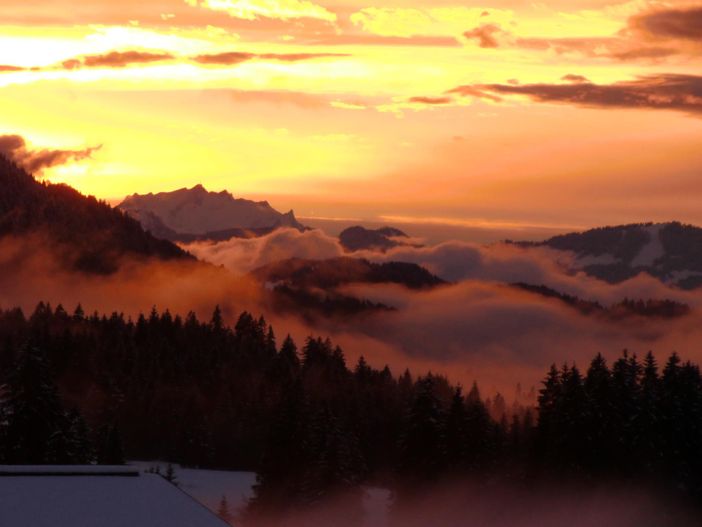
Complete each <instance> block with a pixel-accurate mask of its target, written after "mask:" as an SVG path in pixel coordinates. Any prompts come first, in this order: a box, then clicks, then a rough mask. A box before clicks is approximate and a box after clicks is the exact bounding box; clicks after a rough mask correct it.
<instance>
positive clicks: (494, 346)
mask: <svg viewBox="0 0 702 527" xmlns="http://www.w3.org/2000/svg"><path fill="white" fill-rule="evenodd" d="M186 248H187V249H188V250H190V251H191V252H192V253H193V254H195V255H196V256H198V257H199V258H201V259H204V260H208V261H211V262H213V263H215V264H217V265H224V266H225V267H227V268H229V269H231V270H232V271H234V272H235V273H239V274H244V273H248V272H250V271H251V270H253V269H255V268H257V267H259V266H262V265H266V264H269V263H272V262H274V261H277V260H281V259H285V258H293V257H296V258H307V259H327V258H332V257H337V256H342V255H346V253H344V251H343V249H342V248H341V246H340V245H339V244H338V241H337V239H336V238H333V237H330V236H327V235H326V234H324V233H323V232H321V231H318V230H313V231H307V232H303V233H300V232H298V231H294V230H281V231H276V232H274V233H272V234H270V235H268V236H264V237H261V238H254V239H248V240H241V239H232V240H230V241H227V242H221V243H214V244H204V243H200V244H194V245H189V246H187V247H186ZM353 256H354V257H363V258H367V259H369V260H371V261H375V262H388V261H403V262H411V263H416V264H419V265H421V266H424V267H426V268H427V269H428V270H430V271H431V272H432V273H435V274H436V275H438V276H439V277H441V278H444V279H445V280H448V281H450V282H452V283H451V284H449V285H446V286H441V287H438V288H434V289H430V290H421V291H415V290H409V289H407V288H404V287H402V286H398V285H379V284H355V285H354V284H352V285H347V286H344V287H343V288H342V289H341V292H342V293H344V294H348V295H351V296H355V297H357V298H364V299H369V300H371V301H373V302H380V303H383V304H386V305H390V306H393V307H395V308H397V309H396V311H392V312H379V313H373V314H371V315H365V316H362V317H351V318H348V317H346V318H341V317H329V318H321V319H319V320H318V321H317V322H316V323H315V327H314V328H308V331H310V332H311V333H322V334H329V335H331V337H332V338H333V339H334V341H335V342H338V343H339V344H341V345H342V346H343V347H344V349H345V350H346V352H347V355H348V357H349V360H350V361H353V360H356V359H357V358H358V357H359V356H360V355H365V356H366V358H367V359H368V360H369V361H370V362H371V363H373V364H376V365H378V366H382V365H383V364H384V363H389V364H390V365H391V367H393V368H395V369H397V368H404V367H410V368H411V369H412V370H413V371H416V372H421V371H426V370H433V371H439V372H442V373H444V372H446V373H450V376H451V377H452V378H454V379H456V380H459V381H461V382H463V383H464V384H468V383H470V382H472V380H473V379H478V380H480V382H481V384H482V385H483V386H484V388H486V389H487V390H488V391H494V390H496V389H497V390H502V391H503V392H507V393H508V394H509V393H512V388H513V387H514V386H515V385H516V383H517V382H520V381H522V382H524V383H528V384H530V385H531V384H536V383H537V382H538V381H539V379H540V378H541V376H542V375H543V374H544V372H545V369H546V368H547V367H548V366H549V365H550V364H551V363H553V362H558V363H559V364H560V363H562V362H563V361H568V362H570V361H577V363H578V364H579V365H580V366H581V367H585V366H586V365H587V364H586V362H587V361H589V359H590V358H591V357H592V356H594V355H595V354H597V353H600V352H601V353H604V354H605V355H606V356H608V357H609V358H613V357H615V356H617V355H618V354H619V353H621V351H622V350H623V349H625V348H626V349H629V350H631V351H632V352H635V353H637V354H639V355H640V356H642V355H643V354H645V353H646V352H647V351H649V350H653V351H654V352H657V353H658V354H659V357H660V360H664V358H665V357H666V356H667V354H669V353H670V352H672V351H674V350H675V351H678V352H680V353H681V354H683V356H685V357H687V358H690V359H697V360H699V359H700V358H702V356H700V354H699V347H698V346H697V345H696V343H697V342H702V330H700V328H702V320H701V317H700V315H699V312H698V310H697V309H696V308H697V307H698V306H701V305H702V294H700V293H698V292H695V291H682V290H679V289H674V288H671V287H668V286H667V285H665V284H663V283H661V282H660V281H659V280H657V279H655V278H652V277H650V276H648V275H646V274H641V275H639V276H637V277H635V278H633V279H630V280H626V281H624V282H621V283H619V284H608V283H605V282H603V281H600V280H597V279H595V278H592V277H589V276H587V275H585V273H583V272H575V271H573V269H572V268H573V267H574V266H575V264H576V261H575V257H574V256H572V255H569V254H568V253H562V252H558V251H554V250H551V249H546V248H535V247H534V248H522V247H519V246H515V245H507V244H495V245H491V246H479V245H474V244H470V243H465V242H458V241H451V242H445V243H441V244H438V245H436V246H432V247H424V248H415V247H396V248H394V249H391V250H389V251H387V252H385V253H380V252H372V251H362V252H357V253H353ZM515 282H525V283H529V284H544V285H547V286H549V287H551V288H553V289H555V290H556V291H559V292H561V293H566V294H570V295H574V296H578V297H579V298H581V299H584V300H594V301H598V302H600V303H601V304H602V305H603V306H610V305H613V304H615V303H618V302H621V301H622V300H623V299H625V298H630V299H671V300H674V301H677V302H680V303H684V304H687V305H689V306H691V307H692V308H693V311H692V313H691V314H690V315H687V316H683V317H680V318H676V319H664V318H660V319H656V318H652V319H646V321H645V323H642V319H641V318H638V317H636V316H632V317H629V318H626V317H625V318H623V319H618V320H616V321H613V320H608V319H607V318H606V317H603V316H592V315H585V314H583V313H581V312H580V311H578V310H577V309H575V308H573V307H571V306H568V305H566V304H565V303H563V302H561V301H559V300H556V299H550V298H544V297H542V296H540V295H536V294H534V293H530V292H526V291H523V290H519V289H516V288H513V287H510V286H509V285H508V284H511V283H515ZM279 316H281V317H283V319H284V321H285V322H283V323H284V324H289V325H292V326H297V329H296V330H294V331H297V332H298V333H299V332H303V333H304V331H305V328H304V325H303V327H300V326H299V324H301V322H300V321H296V320H295V319H291V318H290V315H286V316H283V315H279ZM507 365H509V366H507Z"/></svg>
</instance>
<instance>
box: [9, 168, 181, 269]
mask: <svg viewBox="0 0 702 527" xmlns="http://www.w3.org/2000/svg"><path fill="white" fill-rule="evenodd" d="M29 235H35V236H36V240H35V241H37V242H38V243H42V244H46V245H49V246H50V248H51V249H52V250H55V251H57V252H58V255H59V256H60V258H61V260H62V263H63V264H64V265H65V266H66V267H68V268H71V269H76V270H81V271H86V272H90V273H100V274H107V273H111V272H113V271H115V270H116V269H117V267H118V265H119V261H120V259H121V258H123V257H135V258H157V259H162V260H173V259H190V258H191V257H190V256H189V255H188V254H187V253H186V252H184V251H183V250H181V249H180V248H178V247H177V246H175V245H173V244H172V243H170V242H167V241H163V240H158V239H156V238H154V237H153V236H151V235H150V234H148V233H146V232H144V230H143V229H142V227H141V225H140V224H139V222H137V221H136V220H133V219H131V218H129V217H128V216H126V215H125V214H124V213H122V212H121V211H119V210H116V209H114V208H112V207H110V205H108V204H107V203H105V202H101V201H98V200H96V199H95V198H93V197H87V196H83V195H82V194H80V193H79V192H78V191H76V190H74V189H72V188H71V187H69V186H67V185H54V184H50V183H44V182H39V181H37V180H35V179H34V178H33V177H32V176H31V175H30V174H28V173H27V172H25V171H24V170H23V169H21V168H19V167H18V166H17V165H16V164H14V163H13V162H12V161H9V160H8V159H6V158H5V157H3V156H2V155H0V237H6V236H15V237H20V236H21V237H24V238H26V237H27V236H29Z"/></svg>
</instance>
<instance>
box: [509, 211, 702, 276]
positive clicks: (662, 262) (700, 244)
mask: <svg viewBox="0 0 702 527" xmlns="http://www.w3.org/2000/svg"><path fill="white" fill-rule="evenodd" d="M510 243H513V242H510ZM516 244H517V245H520V246H522V247H535V246H537V247H538V246H541V247H550V248H552V249H557V250H561V251H571V252H573V253H575V255H576V261H575V267H576V270H582V271H584V272H585V273H587V274H588V275H590V276H594V277H596V278H599V279H601V280H605V281H607V282H609V283H618V282H622V281H624V280H627V279H629V278H633V277H634V276H636V275H638V274H639V273H642V272H645V273H648V274H650V275H651V276H654V277H656V278H658V279H660V280H661V281H663V282H665V283H668V284H670V285H674V286H677V287H680V288H683V289H694V288H697V287H700V286H701V285H702V229H700V228H699V227H694V226H692V225H683V224H681V223H678V222H670V223H642V224H631V225H621V226H617V227H602V228H598V229H591V230H588V231H585V232H580V233H571V234H564V235H561V236H556V237H554V238H551V239H549V240H546V241H544V242H516Z"/></svg>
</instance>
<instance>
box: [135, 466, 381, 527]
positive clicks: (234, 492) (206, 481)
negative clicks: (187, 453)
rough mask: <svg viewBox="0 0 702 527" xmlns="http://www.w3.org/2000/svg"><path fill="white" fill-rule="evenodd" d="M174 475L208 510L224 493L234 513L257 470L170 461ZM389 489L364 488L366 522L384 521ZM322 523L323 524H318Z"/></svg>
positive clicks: (163, 469) (247, 494)
mask: <svg viewBox="0 0 702 527" xmlns="http://www.w3.org/2000/svg"><path fill="white" fill-rule="evenodd" d="M129 465H130V466H132V467H135V468H137V469H138V470H139V471H140V472H145V471H147V470H151V469H155V468H156V467H158V468H159V469H160V471H161V474H165V473H166V470H167V468H168V463H165V462H162V461H161V462H159V461H130V462H129ZM173 469H174V470H175V477H176V479H177V482H178V486H179V487H180V488H181V490H183V491H185V492H187V493H188V494H190V495H191V496H192V497H193V498H195V499H196V500H197V501H199V502H200V503H202V504H203V505H204V506H206V507H207V508H209V509H210V510H212V511H214V512H216V511H217V509H218V508H219V504H220V501H221V499H222V496H224V497H226V499H227V503H228V505H229V510H230V511H231V512H232V513H233V514H236V512H237V511H238V510H240V509H241V508H243V507H244V506H245V505H246V502H247V500H248V499H249V498H250V497H251V496H252V494H253V485H254V484H255V483H256V474H254V473H253V472H229V471H226V470H200V469H192V468H183V467H181V466H180V465H173ZM390 500H391V495H390V491H388V490H386V489H381V488H367V489H366V497H365V501H364V509H365V522H364V525H366V526H373V527H378V526H383V525H386V524H387V517H388V510H389V507H390ZM320 527H323V526H320Z"/></svg>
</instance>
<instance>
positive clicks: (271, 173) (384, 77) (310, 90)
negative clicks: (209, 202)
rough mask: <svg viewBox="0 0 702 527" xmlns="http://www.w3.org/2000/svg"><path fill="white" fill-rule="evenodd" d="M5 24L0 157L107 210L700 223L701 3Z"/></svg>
mask: <svg viewBox="0 0 702 527" xmlns="http://www.w3.org/2000/svg"><path fill="white" fill-rule="evenodd" d="M0 26H1V27H0V115H2V119H0V135H3V136H4V137H3V138H0V147H4V148H5V150H8V149H9V150H11V151H13V152H15V154H17V153H20V154H21V156H24V159H25V160H26V161H27V163H33V164H32V168H34V169H35V170H36V171H37V173H38V174H40V175H41V177H45V178H48V179H49V180H51V181H55V182H65V183H68V184H70V185H72V186H74V187H76V188H78V189H79V190H81V191H82V192H85V193H90V194H94V195H96V196H98V197H100V198H104V199H107V200H111V201H119V200H120V199H121V198H123V197H124V196H125V195H127V194H131V193H135V192H138V193H148V192H159V191H168V190H174V189H176V188H180V187H184V186H188V187H190V186H194V185H195V184H197V183H202V184H204V185H205V186H206V187H207V188H208V189H210V190H217V191H219V190H223V189H226V190H229V191H231V192H233V193H234V194H235V195H237V196H244V197H255V198H257V199H267V200H269V201H270V202H271V203H272V204H273V205H274V206H276V207H278V208H280V209H286V210H287V209H289V208H294V209H295V211H296V213H297V214H298V215H299V216H302V217H310V216H311V217H320V218H354V219H355V218H359V219H366V220H383V221H388V222H395V223H402V222H405V221H416V220H419V219H421V220H423V221H432V222H445V223H451V224H455V225H488V226H489V225H495V226H505V225H507V226H552V227H554V228H563V229H566V228H578V227H587V226H592V225H603V224H611V223H622V222H631V221H648V220H670V219H678V220H682V221H687V222H692V223H697V224H702V209H701V208H700V207H699V203H700V199H701V198H702V178H701V177H700V176H701V175H702V3H701V2H699V1H687V0H670V1H667V2H664V1H660V2H659V1H647V0H634V1H628V2H617V1H616V0H543V1H541V2H527V1H523V0H497V1H494V0H493V1H489V0H482V1H480V0H475V1H474V0H463V1H460V0H454V1H450V0H433V1H431V2H429V1H424V2H421V1H418V0H402V1H401V0H375V1H374V0H363V1H361V0H154V1H144V0H120V1H119V2H115V1H97V0H71V1H70V2H69V1H67V0H27V1H23V2H18V1H14V2H8V1H6V0H0ZM10 136H21V138H23V140H24V143H22V142H20V141H19V139H17V138H14V139H12V137H10Z"/></svg>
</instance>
